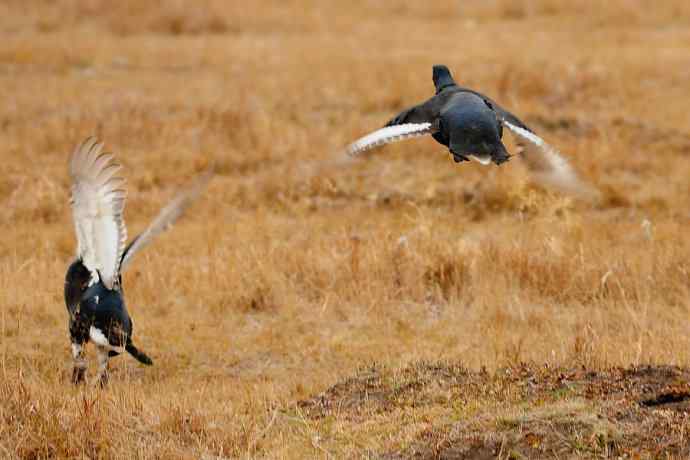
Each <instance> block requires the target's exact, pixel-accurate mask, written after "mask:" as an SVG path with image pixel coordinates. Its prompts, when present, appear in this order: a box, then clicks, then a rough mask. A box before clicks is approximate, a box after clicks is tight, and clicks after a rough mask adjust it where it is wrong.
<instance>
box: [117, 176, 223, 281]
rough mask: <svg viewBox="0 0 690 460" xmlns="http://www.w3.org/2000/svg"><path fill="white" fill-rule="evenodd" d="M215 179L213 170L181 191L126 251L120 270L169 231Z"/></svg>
mask: <svg viewBox="0 0 690 460" xmlns="http://www.w3.org/2000/svg"><path fill="white" fill-rule="evenodd" d="M211 177H213V170H212V169H209V170H208V171H206V172H204V173H202V174H200V175H199V176H198V177H197V178H195V179H194V180H193V181H192V183H191V184H190V185H188V186H187V187H186V188H185V189H184V190H182V191H180V192H179V193H178V194H177V195H176V196H175V198H173V200H172V201H171V202H170V203H168V204H167V205H166V206H165V207H164V208H163V209H161V211H160V212H159V213H158V216H156V218H155V219H154V220H153V222H151V224H150V225H149V226H148V228H147V229H146V230H144V231H143V232H141V233H140V234H139V235H138V236H137V237H136V238H134V240H132V242H131V243H130V244H129V246H127V249H125V253H124V256H123V258H122V264H121V266H120V270H121V271H124V270H125V269H126V268H127V265H128V264H129V262H131V261H132V257H133V256H134V254H136V253H137V252H139V251H140V250H141V249H142V248H144V247H145V246H147V245H148V244H149V243H150V242H151V241H153V239H154V238H155V237H157V236H158V235H160V234H161V233H163V232H165V231H166V230H168V229H169V228H170V227H172V225H173V224H174V223H175V221H177V219H179V218H180V216H182V214H184V212H185V211H186V210H187V208H188V207H189V206H190V205H191V204H192V203H194V201H196V200H197V198H199V195H201V193H202V192H203V191H204V190H205V189H206V186H207V185H208V183H209V181H210V180H211Z"/></svg>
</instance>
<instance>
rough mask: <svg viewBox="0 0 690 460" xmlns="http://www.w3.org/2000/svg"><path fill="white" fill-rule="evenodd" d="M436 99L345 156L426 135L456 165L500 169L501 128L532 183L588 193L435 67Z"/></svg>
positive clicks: (512, 123) (536, 142) (543, 147)
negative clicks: (465, 163)
mask: <svg viewBox="0 0 690 460" xmlns="http://www.w3.org/2000/svg"><path fill="white" fill-rule="evenodd" d="M433 81H434V86H435V87H436V94H435V95H434V96H433V97H431V98H430V99H428V100H427V101H425V102H423V103H421V104H419V105H415V106H413V107H410V108H409V109H406V110H403V111H402V112H400V113H399V114H398V115H396V116H395V117H394V118H393V119H391V120H390V121H389V122H388V123H386V125H385V127H384V128H381V129H379V130H377V131H374V132H373V133H371V134H369V135H367V136H364V137H362V138H361V139H359V140H357V141H355V142H353V143H352V144H350V145H349V146H348V147H347V149H346V153H347V154H348V155H350V156H355V155H357V154H359V153H361V152H363V151H366V150H369V149H371V148H374V147H377V146H379V145H384V144H388V143H391V142H396V141H401V140H404V139H409V138H412V137H419V136H425V135H431V136H432V137H433V138H434V139H435V140H436V141H437V142H439V143H440V144H442V145H445V146H446V147H448V149H449V151H450V153H451V154H452V155H453V159H454V160H455V162H456V163H459V162H462V161H468V160H470V159H474V160H477V161H479V162H480V163H482V164H485V165H487V164H489V163H491V162H493V163H495V164H497V165H500V164H502V163H505V162H506V161H508V159H509V158H510V156H511V155H510V154H508V151H507V150H506V148H505V146H504V145H503V143H502V141H501V139H502V137H503V128H504V127H505V128H507V129H508V130H510V131H511V132H512V133H513V135H515V136H516V138H517V142H518V144H519V145H520V146H521V148H522V157H523V158H524V159H525V160H526V163H527V167H528V168H529V170H530V172H531V173H532V174H533V175H534V176H535V178H536V179H537V180H539V181H541V182H544V183H547V184H548V185H552V186H556V187H558V188H561V189H563V190H565V191H568V192H572V193H577V194H580V193H583V192H584V193H590V192H592V190H591V188H589V186H587V185H586V184H584V183H582V182H581V181H580V180H579V178H578V177H577V175H576V174H575V172H574V171H573V169H572V168H571V167H570V165H569V164H568V162H567V161H566V160H565V159H564V158H563V157H562V156H561V155H560V154H559V153H558V151H557V150H555V149H554V148H552V147H551V146H549V145H548V144H547V143H546V142H544V140H542V139H541V138H540V137H539V136H537V135H536V134H535V133H534V131H532V130H531V129H530V128H529V127H527V125H525V123H523V122H522V121H521V120H520V119H519V118H517V117H516V116H515V115H513V114H512V113H510V112H508V111H507V110H505V109H503V108H502V107H501V106H499V105H498V104H497V103H496V102H494V101H493V100H491V99H490V98H488V97H487V96H484V95H483V94H481V93H478V92H476V91H473V90H471V89H467V88H463V87H461V86H458V85H457V84H456V83H455V80H453V77H452V75H451V73H450V71H449V70H448V67H446V66H444V65H435V66H434V68H433Z"/></svg>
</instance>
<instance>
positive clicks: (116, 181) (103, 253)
mask: <svg viewBox="0 0 690 460" xmlns="http://www.w3.org/2000/svg"><path fill="white" fill-rule="evenodd" d="M102 150H103V144H102V143H100V142H98V141H97V140H96V139H95V138H92V137H90V138H88V139H87V140H85V141H84V142H83V143H82V144H81V145H79V146H78V147H77V148H76V149H75V150H74V153H73V154H72V158H71V160H70V167H69V171H70V176H71V177H72V199H71V204H72V214H73V218H74V226H75V230H76V233H77V243H78V246H77V257H78V258H80V259H81V260H82V262H83V263H84V266H86V268H87V269H88V270H89V271H90V272H91V276H92V280H97V279H99V277H100V279H101V281H103V284H105V286H106V287H107V288H108V289H112V288H113V286H114V285H115V283H116V282H117V280H118V278H119V265H120V258H121V257H122V252H123V251H124V248H125V242H126V240H127V229H126V227H125V222H124V219H123V210H124V207H125V198H126V193H125V190H124V185H125V180H124V179H123V178H122V177H120V176H119V175H118V172H119V171H120V169H121V166H120V165H119V164H118V163H117V162H115V158H114V156H113V155H112V154H110V153H101V152H102Z"/></svg>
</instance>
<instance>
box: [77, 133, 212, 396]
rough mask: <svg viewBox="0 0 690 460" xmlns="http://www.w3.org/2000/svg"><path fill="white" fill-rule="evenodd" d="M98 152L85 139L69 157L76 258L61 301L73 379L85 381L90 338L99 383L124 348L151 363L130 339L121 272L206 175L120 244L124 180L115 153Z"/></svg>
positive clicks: (175, 215) (95, 145)
mask: <svg viewBox="0 0 690 460" xmlns="http://www.w3.org/2000/svg"><path fill="white" fill-rule="evenodd" d="M102 150H103V144H102V143H100V142H98V141H97V140H96V139H95V138H88V139H87V140H86V141H84V142H83V143H82V144H81V145H79V146H78V147H77V148H76V149H75V151H74V153H73V154H72V157H71V159H70V165H69V171H70V176H71V179H72V198H71V205H72V214H73V218H74V225H75V229H76V234H77V243H78V246H77V259H76V260H75V261H74V262H73V263H72V264H71V265H70V266H69V268H68V269H67V274H66V276H65V304H66V306H67V311H68V313H69V332H70V339H71V342H72V357H73V359H74V368H73V372H72V381H73V382H74V383H79V382H81V381H83V380H84V375H85V372H86V359H85V356H84V351H85V350H84V347H85V345H86V344H87V343H88V342H93V343H94V344H95V345H96V351H97V355H98V379H99V381H100V382H101V384H102V385H104V384H105V383H107V380H108V359H109V358H110V357H113V356H117V355H119V354H120V353H123V352H124V351H127V352H128V353H129V354H131V355H132V356H133V357H134V358H136V359H137V360H138V361H139V362H141V363H143V364H147V365H150V364H153V362H152V361H151V358H149V357H148V356H147V355H146V354H145V353H144V352H142V351H140V350H139V349H138V348H137V347H136V346H135V345H134V343H133V342H132V320H131V318H130V316H129V313H128V312H127V307H126V305H125V300H124V293H123V290H122V278H121V276H120V273H121V272H122V270H124V269H125V268H126V267H127V265H128V264H129V262H130V261H131V259H132V257H133V256H134V254H135V253H136V252H138V251H139V250H141V248H143V247H144V246H146V245H147V244H148V243H150V242H151V241H152V239H153V238H154V237H155V236H157V235H158V234H160V233H162V232H164V231H165V230H167V229H168V228H169V227H170V226H171V225H172V224H173V223H174V222H175V221H176V220H177V219H178V218H179V217H180V216H181V215H182V213H183V212H184V210H185V209H186V208H187V207H188V206H189V205H190V204H191V203H192V202H193V201H194V200H195V199H196V198H197V197H198V196H199V195H200V194H201V192H202V191H203V189H204V188H205V187H206V185H207V183H208V181H209V180H210V178H211V173H210V171H209V172H207V173H204V174H202V175H201V176H200V177H198V178H197V179H195V180H194V181H193V183H192V184H191V186H189V187H188V188H186V189H185V190H183V191H181V192H180V193H179V194H178V195H177V196H176V197H175V198H174V199H173V201H172V202H171V203H169V204H168V205H167V206H166V207H165V208H163V209H162V210H161V212H160V213H159V215H158V216H157V217H156V219H155V220H154V221H153V222H152V223H151V225H149V227H148V228H147V229H146V230H145V231H144V232H142V233H141V234H139V235H138V236H137V237H136V238H134V240H132V241H131V242H130V243H129V245H127V246H125V243H126V241H127V229H126V227H125V222H124V218H123V211H124V206H125V197H126V193H125V190H124V185H125V181H124V179H123V178H122V177H120V176H119V175H118V173H119V171H120V169H121V166H120V165H119V164H118V163H116V161H115V158H114V156H113V155H112V154H110V153H103V152H102Z"/></svg>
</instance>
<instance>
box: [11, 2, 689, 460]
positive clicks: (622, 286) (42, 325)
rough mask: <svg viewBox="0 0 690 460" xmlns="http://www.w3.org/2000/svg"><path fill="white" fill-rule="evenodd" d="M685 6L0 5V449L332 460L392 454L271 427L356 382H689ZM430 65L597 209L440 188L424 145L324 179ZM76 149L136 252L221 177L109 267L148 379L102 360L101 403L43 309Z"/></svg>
mask: <svg viewBox="0 0 690 460" xmlns="http://www.w3.org/2000/svg"><path fill="white" fill-rule="evenodd" d="M685 3H686V2H683V1H668V2H657V3H655V4H653V5H651V4H650V3H649V2H646V1H634V0H616V1H611V2H606V4H602V3H599V2H592V1H573V2H568V3H564V2H558V1H555V0H533V1H523V2H514V1H510V2H509V1H498V0H496V1H488V2H484V1H481V2H480V1H465V2H451V1H436V2H433V3H428V2H427V3H424V2H417V3H412V2H393V1H390V2H388V1H387V2H378V1H364V0H357V1H350V2H338V1H322V2H315V1H286V2H267V1H256V2H252V3H251V4H247V3H244V2H226V1H220V0H218V1H214V0H206V1H200V2H194V3H193V4H192V3H190V2H182V1H162V2H139V1H134V0H126V1H121V2H117V3H113V2H106V1H104V0H100V1H76V0H72V1H60V0H58V1H54V2H48V1H15V0H9V1H5V2H3V3H2V4H0V17H2V18H3V20H2V21H1V23H0V36H1V37H2V42H3V45H2V47H0V100H2V101H3V103H2V104H0V138H1V139H2V148H1V149H0V156H1V158H2V160H3V161H2V162H0V232H1V233H2V235H3V238H2V239H0V309H1V310H0V337H2V340H1V345H0V365H1V367H2V369H1V373H0V381H1V382H2V385H3V386H2V391H3V392H4V394H5V396H6V397H5V398H4V399H3V402H2V403H0V414H1V415H0V418H1V419H2V420H3V426H4V428H2V429H3V430H4V431H3V433H2V436H0V449H1V450H2V451H3V452H5V453H6V455H7V456H9V457H13V456H19V457H24V458H30V457H32V458H40V457H45V456H60V457H70V456H81V455H86V456H91V457H98V456H104V457H120V458H124V457H140V458H156V457H160V458H171V457H180V458H186V457H189V458H198V457H199V456H200V455H202V454H208V455H216V456H223V455H226V456H227V455H230V456H242V455H244V456H269V457H292V458H304V457H314V456H324V455H325V454H324V451H323V449H326V450H328V451H329V452H331V453H334V452H335V453H336V456H344V457H348V456H349V457H351V456H354V455H357V454H356V453H357V452H361V450H362V448H363V447H362V446H365V447H366V448H367V449H372V450H373V451H380V450H381V449H384V450H385V449H390V448H392V447H393V446H398V445H402V444H404V443H405V442H407V440H408V439H409V437H410V436H412V435H413V433H411V432H406V431H404V430H401V429H400V426H399V425H397V424H396V423H397V422H396V417H395V415H392V416H391V418H390V419H386V420H385V423H384V421H382V420H378V421H377V424H374V425H372V426H368V425H367V426H364V427H361V426H357V425H356V424H355V425H337V427H335V428H334V427H331V426H328V423H329V422H323V423H316V422H312V421H306V420H302V421H300V420H299V417H298V421H297V422H295V421H294V420H293V421H290V420H289V419H282V418H281V419H280V420H279V421H277V422H276V421H275V419H274V413H275V412H274V409H275V408H276V407H281V406H285V405H287V406H289V405H290V404H292V403H293V402H294V401H296V400H299V399H300V398H305V397H307V396H309V395H312V394H314V393H316V392H319V391H321V390H323V389H324V388H325V387H326V386H328V385H330V384H333V383H335V382H337V381H339V380H340V379H342V378H345V377H346V376H348V375H351V374H352V373H353V372H354V371H355V370H356V369H357V368H359V367H360V366H363V365H368V364H370V363H372V362H378V363H384V364H387V365H391V366H403V365H406V364H407V363H410V362H417V361H418V360H422V359H432V360H433V359H457V360H460V361H462V362H463V363H465V365H467V366H469V367H471V368H475V369H476V368H479V367H482V366H484V367H487V368H489V369H494V368H496V367H499V366H503V365H507V364H511V363H516V362H518V361H521V360H528V361H529V360H534V361H536V362H539V363H544V362H548V363H553V364H563V365H570V364H572V363H577V364H584V365H587V366H591V367H597V366H605V365H615V364H620V365H627V364H631V363H640V362H656V363H668V364H679V365H688V364H690V342H689V339H688V334H687V331H688V326H690V321H689V318H690V316H689V315H688V313H689V310H690V302H689V300H688V299H690V295H689V294H690V292H689V291H690V281H689V275H688V271H689V270H690V267H689V265H688V260H689V259H690V257H689V256H690V241H689V238H688V237H687V230H686V228H687V225H688V223H690V211H689V210H690V190H689V185H688V177H690V161H689V155H690V128H689V126H690V113H689V112H688V110H687V101H688V100H689V99H690V98H689V96H690V86H688V77H689V76H690V75H689V73H690V71H689V70H688V69H690V45H689V44H690V28H689V27H688V26H689V25H690V11H689V10H688V8H687V6H686V4H685ZM435 63H444V64H446V65H448V66H449V67H450V68H451V69H452V71H453V72H454V74H455V76H456V79H457V80H458V82H460V83H461V84H463V85H466V86H469V87H472V88H474V89H477V90H479V91H482V92H484V93H486V94H487V95H489V96H491V97H493V98H494V99H496V100H497V101H499V102H500V103H502V104H503V105H504V106H505V107H507V108H508V109H510V110H512V111H513V112H515V113H516V114H517V115H518V116H520V117H521V118H523V119H524V120H525V121H526V122H527V123H528V124H529V125H530V126H532V127H533V128H534V129H535V130H536V131H537V132H538V133H539V134H540V135H542V136H543V137H544V138H545V139H546V140H547V141H548V142H550V143H551V144H553V145H554V146H556V147H558V148H559V149H560V150H561V151H562V152H563V153H564V154H565V155H566V156H567V157H568V158H570V159H571V160H572V162H573V164H574V165H575V167H576V169H577V170H578V171H579V172H580V173H581V174H582V175H583V177H584V178H586V179H587V180H588V181H591V182H592V183H593V184H595V185H596V186H597V187H599V188H600V189H601V190H602V192H603V193H604V197H605V199H604V200H603V201H602V203H600V204H597V205H593V204H588V203H580V202H576V201H573V200H572V199H570V198H568V197H564V196H560V195H557V194H554V193H551V192H549V191H546V190H542V189H539V188H537V187H534V186H533V185H531V184H530V183H529V178H528V176H527V174H526V171H525V169H524V166H523V165H522V164H520V161H519V159H515V160H514V161H511V162H510V163H508V164H507V165H505V166H503V167H501V168H496V167H491V168H482V167H480V166H477V165H475V164H462V165H456V164H455V163H453V162H452V161H451V160H450V157H449V156H448V155H447V152H446V151H444V149H443V148H442V147H441V146H439V145H437V144H435V143H434V142H433V141H432V140H430V139H423V140H415V141H409V142H407V143H403V144H396V145H393V146H388V147H386V148H384V149H382V150H380V151H377V152H375V153H374V154H372V155H370V156H369V157H368V158H367V159H366V160H365V161H359V162H355V163H353V164H345V165H334V164H333V163H332V162H331V160H333V158H335V155H337V152H338V151H339V149H340V148H341V147H342V146H343V145H345V144H346V143H348V142H349V141H351V140H353V139H355V138H356V137H358V136H360V135H362V134H364V133H366V132H368V131H370V130H372V129H374V128H377V127H379V126H381V125H382V124H383V123H384V122H385V121H386V120H387V119H388V118H389V117H390V116H391V115H393V114H395V113H396V112H397V111H399V110H401V109H403V108H405V107H406V106H408V105H410V104H414V103H417V102H419V101H420V100H422V99H424V98H426V97H428V96H430V95H431V94H432V93H433V86H432V83H431V66H432V65H433V64H435ZM91 134H97V135H99V136H101V137H102V138H103V139H104V140H105V142H106V145H107V146H108V147H109V148H110V149H111V150H112V151H114V152H115V153H116V154H117V156H118V158H119V159H120V160H121V161H122V163H123V164H124V166H125V175H126V177H127V179H128V185H127V187H128V192H129V198H128V205H127V208H126V218H127V223H128V225H129V229H130V234H131V235H134V234H135V233H136V232H138V231H140V230H142V229H143V228H144V227H145V225H146V224H147V222H148V221H149V219H151V218H152V217H153V216H154V215H155V213H156V212H157V210H158V209H159V208H160V207H161V206H163V205H164V204H165V203H166V201H167V200H168V199H169V198H170V197H171V196H172V194H173V193H174V190H175V188H176V187H177V186H179V185H181V184H182V183H184V182H185V181H186V180H187V179H188V178H189V177H190V176H191V175H193V174H194V173H195V172H197V171H201V170H203V169H204V168H205V167H206V166H207V165H208V164H209V163H210V162H215V164H216V165H217V171H218V176H217V177H216V179H214V181H213V182H212V184H211V187H210V189H209V190H208V192H207V193H206V194H205V196H204V198H203V200H202V202H200V203H199V205H198V206H196V207H195V208H194V209H193V210H192V211H191V213H190V216H189V217H188V218H186V219H184V220H183V221H182V222H180V223H179V224H178V225H177V226H176V227H175V229H174V230H173V231H172V232H171V233H169V234H167V235H166V236H164V237H162V238H161V239H160V241H158V242H157V243H156V245H155V246H154V247H152V248H149V249H148V250H147V251H145V253H142V254H140V255H138V256H137V257H138V258H137V260H136V261H135V263H134V264H133V265H132V267H131V270H130V271H129V272H128V273H126V275H125V286H126V288H127V300H128V304H129V309H130V312H131V313H132V316H133V318H134V322H135V337H136V338H137V341H138V343H139V344H140V345H141V347H142V349H144V350H146V351H147V352H148V353H149V354H150V355H151V356H152V357H153V358H154V361H155V366H154V367H153V368H151V369H143V368H140V367H139V366H138V365H137V364H135V363H134V361H132V360H131V359H129V358H126V357H125V358H120V359H118V360H115V362H114V363H113V367H114V369H113V378H112V380H111V381H112V385H111V388H110V389H109V390H108V391H107V392H103V393H99V392H94V391H93V390H91V389H86V390H83V389H82V390H75V389H73V388H71V387H69V386H68V383H67V382H68V373H69V369H70V357H69V341H68V336H67V328H66V323H67V316H66V313H65V310H64V305H63V300H62V279H63V276H64V270H65V268H66V267H67V265H68V263H69V262H70V260H71V258H72V257H73V254H74V250H75V241H74V236H73V229H72V224H71V214H70V209H69V204H68V194H69V180H68V176H67V168H66V164H67V158H68V155H69V154H70V152H71V150H72V149H73V147H74V146H75V145H76V144H77V143H78V142H79V141H81V140H82V139H83V138H85V137H86V136H88V135H91ZM645 222H647V223H645ZM272 417H273V422H271V420H272ZM296 417H297V416H296ZM377 426H378V427H379V428H376V427H377ZM267 430H270V435H269V436H267V435H266V433H268V431H267ZM315 439H317V440H316V441H315Z"/></svg>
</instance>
